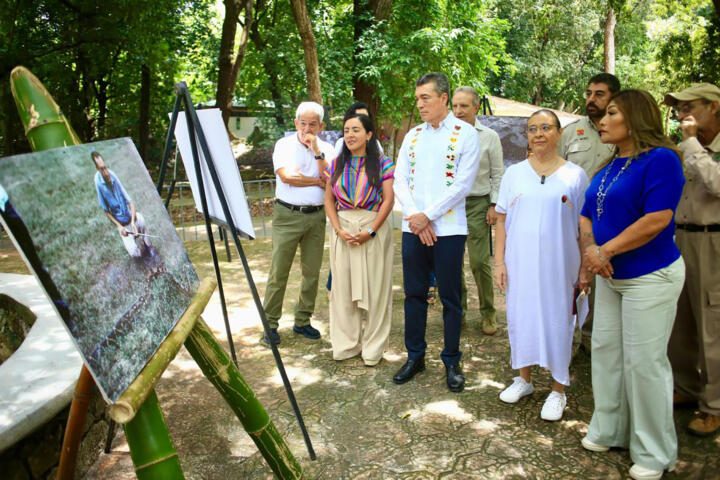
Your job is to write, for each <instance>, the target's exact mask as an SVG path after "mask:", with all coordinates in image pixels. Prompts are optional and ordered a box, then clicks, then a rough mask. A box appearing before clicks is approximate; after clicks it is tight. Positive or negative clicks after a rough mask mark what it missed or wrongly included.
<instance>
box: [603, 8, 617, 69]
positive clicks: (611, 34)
mask: <svg viewBox="0 0 720 480" xmlns="http://www.w3.org/2000/svg"><path fill="white" fill-rule="evenodd" d="M616 23H617V18H615V10H613V8H612V7H610V9H609V10H608V13H607V17H605V73H612V74H614V73H615V24H616Z"/></svg>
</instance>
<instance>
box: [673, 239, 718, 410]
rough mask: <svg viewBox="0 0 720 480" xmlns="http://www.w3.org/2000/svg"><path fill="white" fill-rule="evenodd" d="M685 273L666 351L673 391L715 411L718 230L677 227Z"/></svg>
mask: <svg viewBox="0 0 720 480" xmlns="http://www.w3.org/2000/svg"><path fill="white" fill-rule="evenodd" d="M675 238H676V241H677V245H678V247H679V248H680V251H681V252H682V255H683V259H684V260H685V265H686V266H687V272H686V274H685V286H684V287H683V290H682V293H681V294H680V299H679V300H678V310H677V317H676V318H675V327H674V328H673V332H672V336H671V337H670V345H669V346H668V355H669V357H670V363H671V364H672V367H673V374H674V376H675V390H677V391H678V392H680V393H683V394H685V395H690V396H691V397H693V398H696V399H697V400H698V403H699V406H700V410H702V411H703V412H707V413H710V414H712V415H720V232H716V233H706V232H686V231H684V230H677V232H676V237H675Z"/></svg>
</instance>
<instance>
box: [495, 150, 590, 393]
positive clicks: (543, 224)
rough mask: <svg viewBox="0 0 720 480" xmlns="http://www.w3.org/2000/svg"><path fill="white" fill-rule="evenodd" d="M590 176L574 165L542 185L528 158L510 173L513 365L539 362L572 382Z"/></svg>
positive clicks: (505, 195)
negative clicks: (577, 293)
mask: <svg viewBox="0 0 720 480" xmlns="http://www.w3.org/2000/svg"><path fill="white" fill-rule="evenodd" d="M587 186H588V178H587V174H586V173H585V171H584V170H583V169H582V168H581V167H579V166H577V165H575V164H573V163H571V162H566V163H565V164H564V165H563V166H561V167H560V168H559V169H558V170H556V171H555V172H554V173H553V174H552V175H550V176H548V177H546V178H545V182H544V183H541V177H540V176H538V174H537V173H536V172H535V170H533V168H532V167H531V166H530V162H529V161H528V160H524V161H522V162H520V163H518V164H516V165H513V166H511V167H510V168H508V169H507V171H506V172H505V175H503V178H502V182H501V184H500V194H499V197H498V202H497V205H496V207H495V208H496V210H497V211H498V212H499V213H503V214H506V215H507V217H506V218H505V230H506V233H507V237H506V240H505V265H506V267H507V272H508V279H507V281H508V285H507V289H506V302H507V303H506V304H507V323H508V336H509V338H510V356H511V363H512V368H513V369H518V368H522V367H527V366H531V365H539V366H541V367H543V368H547V369H549V370H550V372H551V374H552V377H553V378H554V379H555V380H556V381H557V382H558V383H562V384H563V385H569V384H570V373H569V366H570V355H571V350H572V338H573V329H574V320H573V315H572V304H573V301H574V299H573V290H574V287H575V283H576V282H577V278H578V271H579V269H580V259H581V257H580V247H579V246H578V235H579V233H578V222H579V214H580V210H581V208H582V205H583V201H584V199H585V190H586V189H587Z"/></svg>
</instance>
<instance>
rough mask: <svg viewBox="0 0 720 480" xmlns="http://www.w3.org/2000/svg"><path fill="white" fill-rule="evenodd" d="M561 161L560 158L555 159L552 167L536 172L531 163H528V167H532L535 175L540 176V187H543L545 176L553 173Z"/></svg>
mask: <svg viewBox="0 0 720 480" xmlns="http://www.w3.org/2000/svg"><path fill="white" fill-rule="evenodd" d="M562 160H563V159H562V158H556V159H555V161H554V162H553V164H552V165H550V166H549V167H548V168H546V169H544V170H540V171H538V169H537V168H535V167H534V166H533V164H532V162H530V166H531V167H532V169H533V170H535V173H536V174H538V175H540V183H541V184H542V185H545V175H547V174H548V173H550V172H553V171H554V170H555V168H556V167H557V165H558V164H559V163H560V162H561V161H562Z"/></svg>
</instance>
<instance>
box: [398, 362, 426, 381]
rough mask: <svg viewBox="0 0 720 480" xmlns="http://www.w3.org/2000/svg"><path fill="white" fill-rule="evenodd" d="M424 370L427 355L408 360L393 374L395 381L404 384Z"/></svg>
mask: <svg viewBox="0 0 720 480" xmlns="http://www.w3.org/2000/svg"><path fill="white" fill-rule="evenodd" d="M423 370H425V357H421V358H419V359H418V360H408V361H407V362H405V365H403V366H402V367H401V368H400V370H398V371H397V373H396V374H395V376H393V382H395V383H397V384H398V385H402V384H403V383H405V382H407V381H408V380H410V379H412V378H413V377H414V376H415V375H416V374H417V373H419V372H422V371H423Z"/></svg>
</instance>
